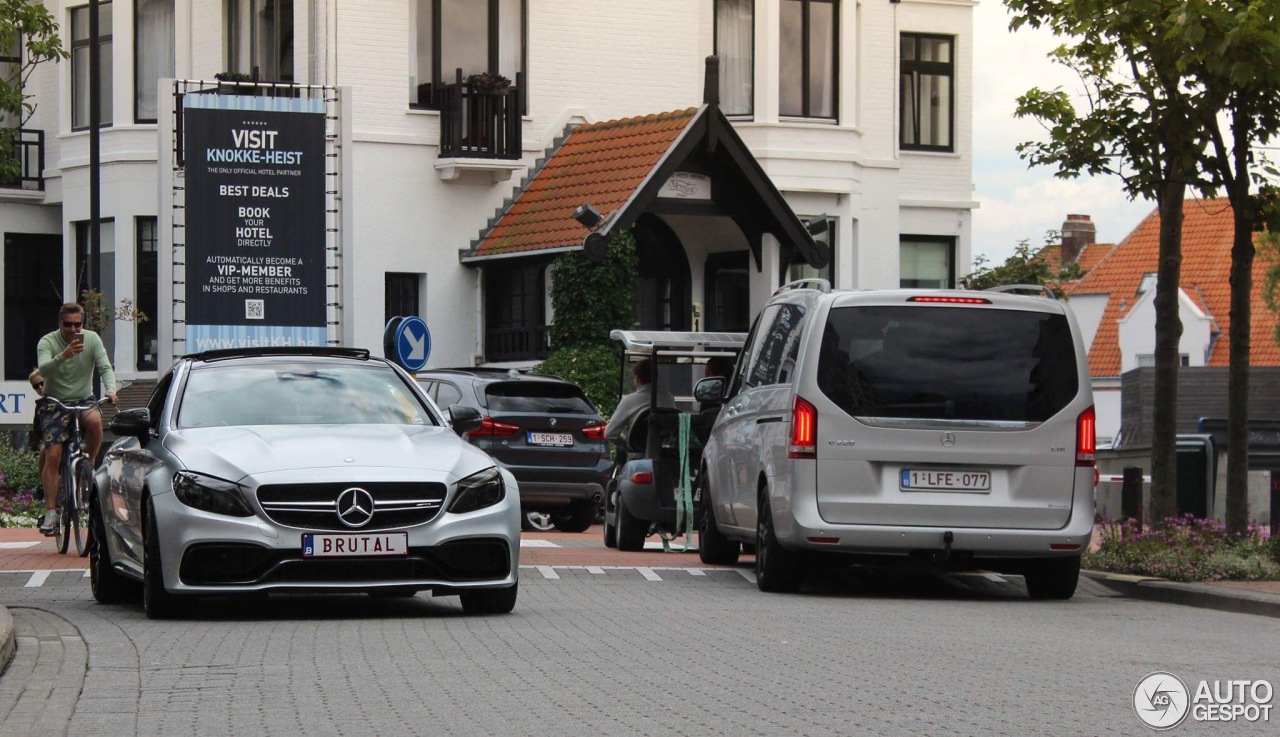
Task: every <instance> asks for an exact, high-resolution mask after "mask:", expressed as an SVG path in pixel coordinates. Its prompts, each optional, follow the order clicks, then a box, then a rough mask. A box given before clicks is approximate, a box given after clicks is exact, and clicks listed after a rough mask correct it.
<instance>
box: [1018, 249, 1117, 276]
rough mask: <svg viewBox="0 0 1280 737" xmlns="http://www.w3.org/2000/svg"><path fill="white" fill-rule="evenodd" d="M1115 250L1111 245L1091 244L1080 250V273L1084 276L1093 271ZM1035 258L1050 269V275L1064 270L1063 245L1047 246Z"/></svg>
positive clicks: (1077, 258) (1078, 260) (1078, 262)
mask: <svg viewBox="0 0 1280 737" xmlns="http://www.w3.org/2000/svg"><path fill="white" fill-rule="evenodd" d="M1113 248H1115V245H1114V244H1111V243H1091V244H1089V245H1087V246H1085V247H1084V248H1082V249H1080V255H1079V256H1077V257H1076V263H1077V264H1080V273H1081V274H1082V275H1083V274H1088V273H1089V272H1090V271H1092V270H1093V267H1095V266H1097V265H1098V264H1099V262H1101V261H1102V259H1104V258H1106V257H1107V254H1109V253H1111V250H1112V249H1113ZM1035 257H1036V258H1037V259H1039V260H1041V261H1043V262H1044V263H1045V265H1047V266H1048V267H1049V274H1050V275H1056V274H1057V273H1058V271H1059V270H1060V269H1061V268H1062V246H1061V245H1057V244H1055V245H1052V246H1045V247H1044V248H1041V249H1040V250H1039V251H1037V252H1036V256H1035Z"/></svg>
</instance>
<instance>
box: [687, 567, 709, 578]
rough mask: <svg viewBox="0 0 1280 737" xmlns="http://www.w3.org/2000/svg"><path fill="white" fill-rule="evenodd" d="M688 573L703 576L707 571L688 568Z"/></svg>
mask: <svg viewBox="0 0 1280 737" xmlns="http://www.w3.org/2000/svg"><path fill="white" fill-rule="evenodd" d="M689 575H690V576H705V575H707V572H706V571H704V570H702V569H701V568H690V569H689Z"/></svg>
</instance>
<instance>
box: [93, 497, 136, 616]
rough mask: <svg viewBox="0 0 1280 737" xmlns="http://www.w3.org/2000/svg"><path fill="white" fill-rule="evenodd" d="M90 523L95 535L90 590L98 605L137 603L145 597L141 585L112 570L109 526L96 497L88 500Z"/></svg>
mask: <svg viewBox="0 0 1280 737" xmlns="http://www.w3.org/2000/svg"><path fill="white" fill-rule="evenodd" d="M89 524H90V525H91V526H92V529H93V534H92V535H91V536H90V538H89V590H90V591H91V592H92V593H93V599H94V601H96V602H98V603H99V604H127V603H129V602H133V601H137V600H138V597H139V596H141V594H142V589H141V588H139V586H138V582H137V581H134V580H133V579H131V578H126V577H124V576H122V575H120V574H119V573H116V571H115V569H113V568H112V567H111V553H110V551H108V550H107V533H106V524H105V523H104V522H103V518H102V509H101V506H100V505H99V503H98V496H97V495H96V494H95V495H94V496H93V497H92V498H91V499H90V501H89Z"/></svg>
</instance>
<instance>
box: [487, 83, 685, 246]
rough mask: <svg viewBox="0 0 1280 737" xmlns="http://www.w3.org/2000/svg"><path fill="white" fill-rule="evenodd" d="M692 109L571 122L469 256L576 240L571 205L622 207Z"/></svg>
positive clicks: (605, 210) (603, 209) (578, 232)
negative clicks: (575, 125)
mask: <svg viewBox="0 0 1280 737" xmlns="http://www.w3.org/2000/svg"><path fill="white" fill-rule="evenodd" d="M697 112H698V109H697V108H689V109H687V110H677V111H675V112H669V113H660V114H657V115H645V116H642V117H636V118H623V119H620V120H610V121H606V122H603V123H591V124H588V125H583V126H579V127H578V128H575V129H574V130H573V131H572V132H571V133H570V134H569V136H568V137H567V138H566V139H565V141H564V143H563V144H561V146H560V148H559V149H558V150H556V151H555V153H554V155H552V156H551V157H550V158H549V159H548V160H547V162H546V164H545V165H544V166H543V167H542V168H541V169H540V170H538V171H537V172H536V173H535V174H534V177H533V179H532V180H531V181H530V182H529V184H528V186H526V187H525V188H524V190H523V191H521V192H520V193H519V194H518V196H517V197H516V199H515V201H514V202H512V203H511V205H510V207H508V208H507V211H506V212H504V213H502V215H501V217H500V218H499V219H498V222H497V223H496V224H495V225H494V226H493V228H491V229H490V230H489V232H488V233H486V234H485V236H484V240H482V241H481V242H480V244H479V245H478V246H477V247H476V250H475V253H474V255H475V256H477V257H482V256H495V255H499V254H509V253H521V252H525V251H537V250H542V249H546V248H563V247H566V246H578V245H581V243H582V239H583V237H584V236H586V235H587V231H586V229H585V228H583V227H582V226H581V225H580V224H578V222H577V221H576V220H574V219H573V211H574V210H575V209H576V208H577V207H578V206H579V205H581V204H583V203H584V202H590V203H591V204H592V206H594V207H595V208H596V209H597V210H599V211H600V214H601V215H604V216H605V217H606V218H607V217H609V215H610V214H612V213H613V212H615V211H617V210H619V209H620V208H622V206H623V205H625V204H626V203H627V200H629V199H630V198H631V195H632V194H634V193H635V191H636V189H638V188H639V187H640V185H641V184H643V183H644V181H645V179H646V177H648V176H649V173H650V172H651V171H653V169H654V167H655V166H657V164H658V163H659V162H660V161H662V157H663V156H664V155H665V154H666V153H667V151H669V150H670V149H671V146H672V145H673V144H674V143H675V142H676V141H677V140H678V139H679V138H680V134H681V133H682V132H683V131H684V130H685V129H686V128H687V127H688V126H689V124H690V122H692V121H693V119H694V116H695V114H697Z"/></svg>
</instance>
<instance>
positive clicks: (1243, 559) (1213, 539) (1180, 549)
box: [1083, 515, 1280, 581]
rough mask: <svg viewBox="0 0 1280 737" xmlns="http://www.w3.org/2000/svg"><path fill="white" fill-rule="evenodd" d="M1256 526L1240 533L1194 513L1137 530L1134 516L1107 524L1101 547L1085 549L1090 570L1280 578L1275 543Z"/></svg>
mask: <svg viewBox="0 0 1280 737" xmlns="http://www.w3.org/2000/svg"><path fill="white" fill-rule="evenodd" d="M1273 540H1274V537H1273V538H1272V540H1267V539H1266V538H1264V537H1263V535H1262V534H1261V531H1260V530H1259V529H1258V528H1256V527H1252V528H1250V529H1249V530H1248V531H1247V532H1245V533H1243V534H1240V535H1233V534H1231V533H1229V532H1227V529H1226V526H1225V525H1223V524H1222V523H1221V522H1218V521H1217V520H1212V519H1201V518H1197V517H1194V516H1192V515H1186V516H1183V517H1173V518H1169V519H1166V520H1165V521H1164V524H1163V525H1161V526H1159V527H1153V528H1150V529H1147V530H1145V531H1142V532H1139V531H1138V524H1137V522H1136V521H1135V520H1126V521H1125V522H1123V523H1119V522H1112V523H1108V524H1104V526H1103V529H1102V532H1101V534H1100V545H1099V548H1098V550H1097V551H1094V552H1089V553H1085V555H1084V560H1083V564H1084V567H1085V568H1090V569H1093V570H1098V571H1109V572H1111V573H1126V574H1131V575H1138V576H1156V577H1159V578H1166V579H1169V580H1170V581H1274V580H1280V561H1277V560H1276V558H1275V557H1274V551H1275V543H1274V542H1273Z"/></svg>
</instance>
